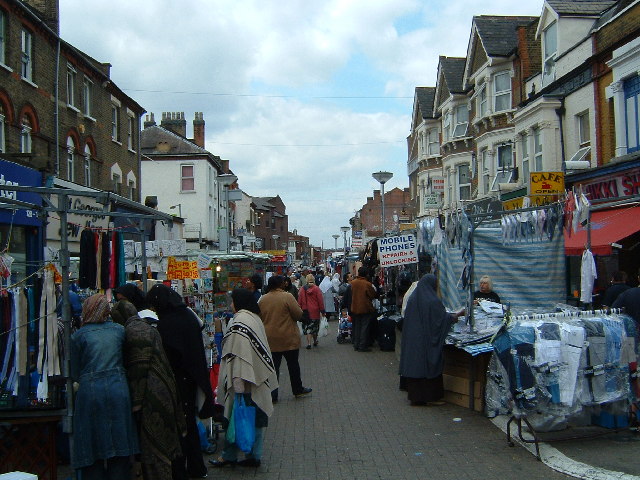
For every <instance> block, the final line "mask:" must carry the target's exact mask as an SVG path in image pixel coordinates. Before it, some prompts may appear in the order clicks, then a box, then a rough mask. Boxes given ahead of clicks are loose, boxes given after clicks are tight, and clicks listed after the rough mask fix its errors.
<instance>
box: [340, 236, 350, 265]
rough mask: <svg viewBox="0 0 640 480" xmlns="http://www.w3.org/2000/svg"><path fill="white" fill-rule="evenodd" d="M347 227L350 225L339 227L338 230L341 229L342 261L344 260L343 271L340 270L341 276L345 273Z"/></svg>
mask: <svg viewBox="0 0 640 480" xmlns="http://www.w3.org/2000/svg"><path fill="white" fill-rule="evenodd" d="M349 228H350V227H340V230H342V236H343V237H344V248H343V250H342V261H343V262H344V269H345V271H343V272H342V275H343V276H344V274H345V273H346V269H347V232H348V231H349Z"/></svg>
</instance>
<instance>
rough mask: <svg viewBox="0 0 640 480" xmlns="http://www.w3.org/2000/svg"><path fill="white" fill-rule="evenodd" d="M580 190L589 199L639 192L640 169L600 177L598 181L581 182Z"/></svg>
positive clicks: (608, 197)
mask: <svg viewBox="0 0 640 480" xmlns="http://www.w3.org/2000/svg"><path fill="white" fill-rule="evenodd" d="M582 190H583V191H584V193H585V194H586V195H587V198H588V199H589V200H590V201H593V200H606V199H615V198H619V197H626V196H630V195H638V194H640V169H634V170H630V171H628V172H625V173H623V174H621V175H616V176H609V177H604V178H603V177H600V179H598V181H595V182H591V183H582Z"/></svg>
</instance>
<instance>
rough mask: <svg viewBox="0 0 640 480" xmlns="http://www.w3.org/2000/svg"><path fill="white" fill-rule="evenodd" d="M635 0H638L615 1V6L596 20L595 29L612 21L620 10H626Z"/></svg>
mask: <svg viewBox="0 0 640 480" xmlns="http://www.w3.org/2000/svg"><path fill="white" fill-rule="evenodd" d="M635 1H636V0H620V1H618V2H615V6H614V7H613V8H610V9H609V10H607V11H606V12H604V13H603V14H602V16H600V18H598V20H596V24H595V25H594V30H597V29H599V28H600V27H602V26H603V25H605V24H606V23H608V22H610V21H611V20H612V19H614V18H615V17H616V16H617V15H618V14H619V13H620V12H622V11H623V10H625V9H626V8H627V7H628V6H629V5H631V4H632V3H633V2H635Z"/></svg>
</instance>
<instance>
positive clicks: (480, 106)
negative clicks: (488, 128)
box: [476, 83, 487, 118]
mask: <svg viewBox="0 0 640 480" xmlns="http://www.w3.org/2000/svg"><path fill="white" fill-rule="evenodd" d="M476 102H477V103H476V105H477V107H476V117H477V118H483V117H486V116H487V84H486V83H483V84H482V86H481V87H480V89H479V90H478V96H477V97H476Z"/></svg>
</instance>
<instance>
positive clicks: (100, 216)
mask: <svg viewBox="0 0 640 480" xmlns="http://www.w3.org/2000/svg"><path fill="white" fill-rule="evenodd" d="M67 200H68V205H67V208H68V209H69V210H86V211H90V212H95V213H91V214H89V213H87V214H79V213H69V214H67V241H69V242H79V241H80V234H81V233H82V230H83V229H85V228H96V229H98V228H102V229H107V228H109V217H108V216H107V215H108V213H105V212H104V211H103V209H104V205H102V204H101V203H98V202H96V201H95V200H94V199H93V198H91V197H82V196H76V195H69V196H68V197H67ZM53 203H57V201H56V199H53ZM58 215H59V214H58V213H56V212H50V213H49V224H48V225H47V239H50V240H59V239H60V238H61V236H62V232H61V231H60V218H59V216H58Z"/></svg>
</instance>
